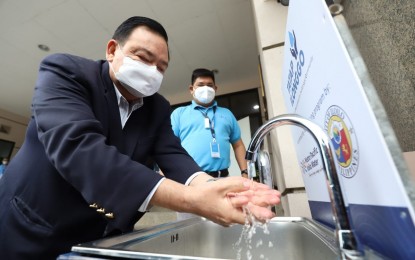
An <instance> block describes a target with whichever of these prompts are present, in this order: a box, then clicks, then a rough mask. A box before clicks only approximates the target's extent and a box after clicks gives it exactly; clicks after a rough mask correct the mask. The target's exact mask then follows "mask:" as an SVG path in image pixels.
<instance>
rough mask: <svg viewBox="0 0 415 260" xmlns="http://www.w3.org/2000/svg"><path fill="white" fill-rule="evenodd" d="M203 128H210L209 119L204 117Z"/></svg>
mask: <svg viewBox="0 0 415 260" xmlns="http://www.w3.org/2000/svg"><path fill="white" fill-rule="evenodd" d="M205 128H206V129H208V128H210V122H209V118H206V117H205Z"/></svg>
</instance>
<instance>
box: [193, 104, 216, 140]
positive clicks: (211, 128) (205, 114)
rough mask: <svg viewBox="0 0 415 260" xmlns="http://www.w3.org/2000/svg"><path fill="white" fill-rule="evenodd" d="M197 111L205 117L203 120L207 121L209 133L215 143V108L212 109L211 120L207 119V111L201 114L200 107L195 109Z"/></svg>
mask: <svg viewBox="0 0 415 260" xmlns="http://www.w3.org/2000/svg"><path fill="white" fill-rule="evenodd" d="M197 110H199V111H200V113H202V115H203V116H204V117H205V119H207V120H208V121H209V128H210V133H211V134H212V138H213V140H214V141H216V135H215V128H214V120H215V113H216V106H214V107H213V117H212V120H210V118H209V117H208V115H207V110H206V112H203V111H202V108H201V107H197Z"/></svg>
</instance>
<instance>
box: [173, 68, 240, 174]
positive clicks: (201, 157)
mask: <svg viewBox="0 0 415 260" xmlns="http://www.w3.org/2000/svg"><path fill="white" fill-rule="evenodd" d="M191 83H192V84H191V85H190V86H189V90H190V94H191V95H192V97H193V100H192V104H190V105H188V106H183V107H179V108H176V109H175V110H174V111H173V113H172V114H171V123H172V127H173V132H174V134H175V135H176V136H177V137H179V138H180V140H181V143H182V146H183V147H184V148H185V149H186V150H187V152H188V153H189V154H190V156H192V157H193V159H194V160H195V161H196V163H197V164H198V165H199V166H200V167H201V168H202V169H203V171H205V172H207V173H208V174H210V175H211V176H213V177H226V176H228V175H229V172H228V168H229V165H230V145H232V147H233V150H234V152H235V158H236V161H237V162H238V166H239V168H240V170H241V174H242V176H243V177H246V178H248V172H247V162H246V160H245V152H246V149H245V145H244V143H243V142H242V139H241V130H240V129H239V125H238V123H237V121H236V119H235V116H234V115H233V114H232V112H231V111H230V110H229V109H227V108H223V107H219V106H218V105H217V102H216V101H215V100H214V98H215V93H216V90H217V86H216V84H215V76H214V74H213V72H212V71H210V70H208V69H196V70H194V71H193V74H192V81H191Z"/></svg>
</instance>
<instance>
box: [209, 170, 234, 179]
mask: <svg viewBox="0 0 415 260" xmlns="http://www.w3.org/2000/svg"><path fill="white" fill-rule="evenodd" d="M206 173H207V174H209V175H210V176H212V177H215V178H219V177H227V176H228V175H229V171H228V169H224V170H219V171H213V172H206Z"/></svg>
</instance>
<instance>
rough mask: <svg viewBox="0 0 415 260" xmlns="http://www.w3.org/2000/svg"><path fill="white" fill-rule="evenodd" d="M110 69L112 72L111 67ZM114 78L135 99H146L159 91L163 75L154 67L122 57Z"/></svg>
mask: <svg viewBox="0 0 415 260" xmlns="http://www.w3.org/2000/svg"><path fill="white" fill-rule="evenodd" d="M111 69H112V70H113V68H112V66H111ZM113 72H114V74H115V78H116V79H117V80H118V81H119V82H120V83H121V85H122V86H123V87H125V89H126V90H127V91H128V92H130V93H131V94H132V95H134V96H135V97H148V96H151V95H153V94H154V93H156V92H157V91H159V89H160V86H161V82H162V81H163V74H161V73H160V71H158V70H157V67H156V66H149V65H147V64H145V63H143V62H141V61H137V60H133V59H131V58H130V57H127V56H124V59H123V64H122V65H121V67H120V68H119V69H118V72H115V71H114V70H113Z"/></svg>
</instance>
